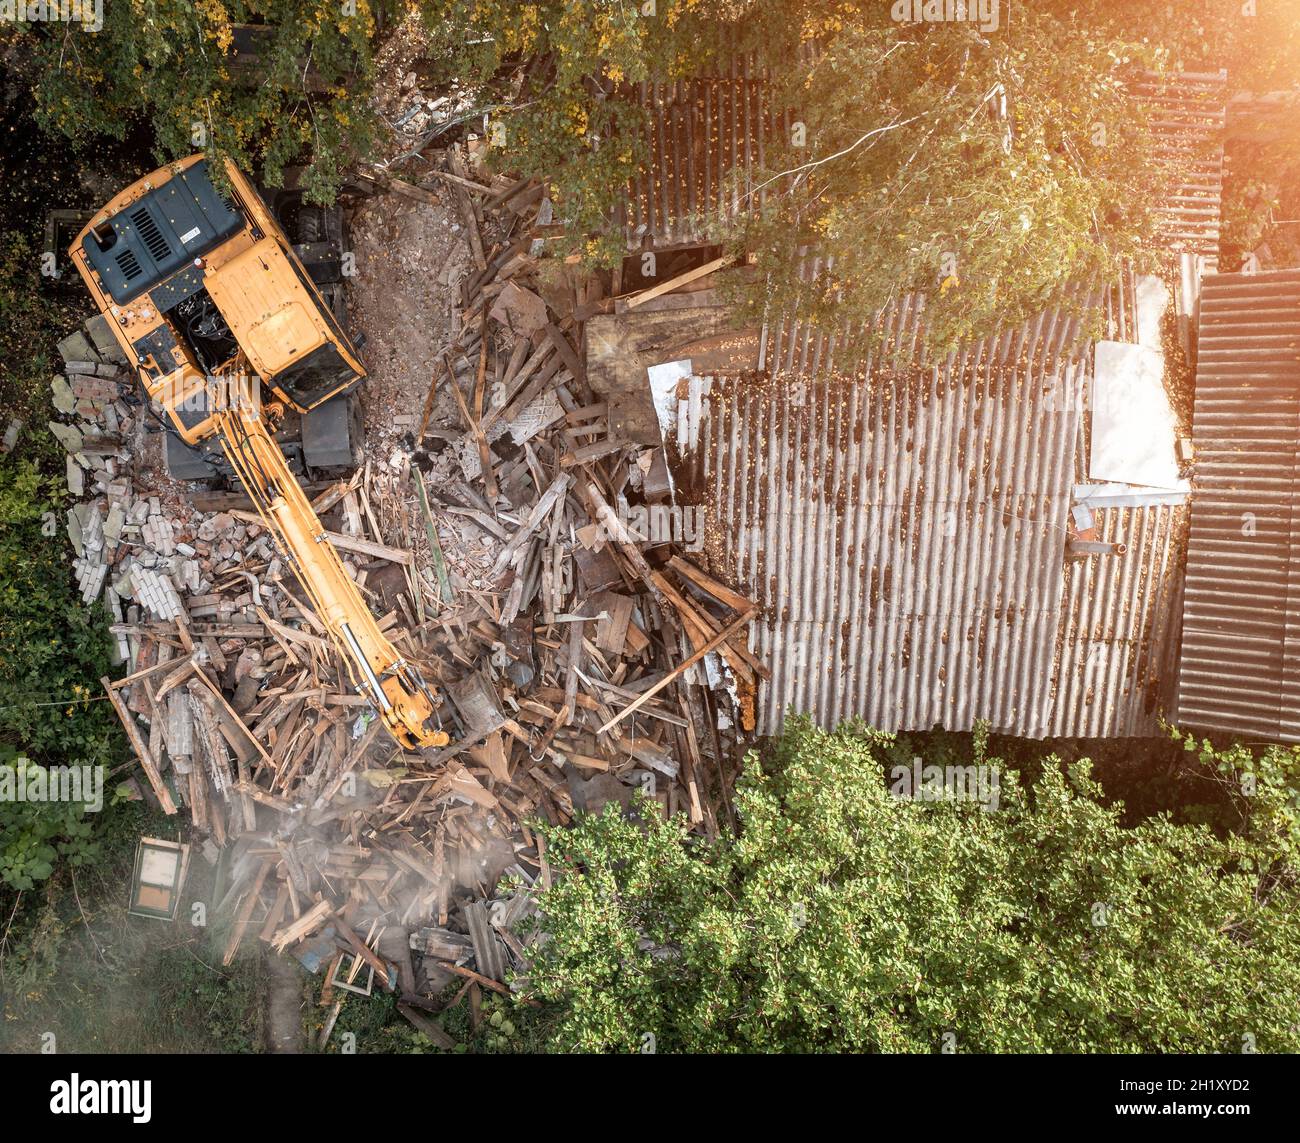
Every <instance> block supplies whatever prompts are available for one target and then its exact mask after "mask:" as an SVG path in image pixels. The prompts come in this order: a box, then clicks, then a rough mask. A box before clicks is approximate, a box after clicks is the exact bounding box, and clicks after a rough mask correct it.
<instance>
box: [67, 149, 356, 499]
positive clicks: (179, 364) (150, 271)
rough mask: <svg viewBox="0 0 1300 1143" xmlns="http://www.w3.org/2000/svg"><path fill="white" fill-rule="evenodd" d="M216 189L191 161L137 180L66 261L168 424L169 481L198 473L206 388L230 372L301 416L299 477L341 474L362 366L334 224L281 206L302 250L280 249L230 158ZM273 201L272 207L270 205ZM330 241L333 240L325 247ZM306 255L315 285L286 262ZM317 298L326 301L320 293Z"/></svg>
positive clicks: (205, 432)
mask: <svg viewBox="0 0 1300 1143" xmlns="http://www.w3.org/2000/svg"><path fill="white" fill-rule="evenodd" d="M224 172H225V179H224V180H221V183H222V185H221V186H218V181H217V180H214V179H213V177H212V172H211V169H210V165H209V160H208V159H207V158H206V157H205V156H203V155H193V156H191V157H190V158H188V159H184V160H182V161H180V162H177V163H172V164H169V165H168V166H166V167H162V168H160V169H159V170H156V171H154V172H153V173H152V174H150V175H147V176H146V177H144V178H142V179H139V180H138V181H136V182H135V183H133V184H132V185H131V186H130V187H128V188H127V189H126V190H124V191H122V192H121V193H120V194H118V195H117V196H116V197H115V198H114V199H113V200H112V201H111V202H110V203H109V204H108V205H107V206H106V207H104V209H103V210H102V211H100V212H98V213H97V214H96V215H95V216H94V217H93V218H92V219H91V221H90V222H89V223H88V224H87V225H86V227H85V228H84V229H83V230H82V231H81V233H80V234H79V235H78V236H77V238H76V240H74V242H73V243H72V246H71V248H70V250H69V255H70V257H71V259H72V261H73V264H74V265H76V267H77V269H78V270H79V271H80V273H81V276H82V278H83V279H84V280H85V281H86V284H87V286H89V288H90V290H91V293H92V294H93V295H94V296H95V300H96V302H97V303H98V305H99V307H100V310H101V312H103V313H104V315H105V316H106V318H107V319H108V321H109V324H110V327H111V328H112V330H113V332H114V335H115V336H116V337H117V340H118V341H119V343H120V344H121V346H122V350H123V352H124V353H125V354H126V355H127V359H128V360H129V361H132V362H134V363H135V364H136V366H137V369H138V371H139V372H140V375H141V378H142V380H143V381H144V384H145V388H146V390H147V392H148V395H149V396H150V397H151V398H152V399H153V400H155V401H157V402H158V403H159V405H160V406H161V407H162V410H163V412H164V414H165V415H166V417H167V419H168V421H169V427H170V429H171V432H170V433H169V441H168V461H169V465H168V467H169V469H170V470H171V471H172V475H174V476H177V477H178V478H181V479H198V478H203V477H205V476H207V475H209V474H210V473H211V472H212V471H213V468H212V463H211V460H210V459H205V456H204V452H205V451H206V452H207V454H208V457H212V456H214V455H215V454H214V451H213V449H212V446H211V444H209V445H208V446H207V449H206V450H205V449H204V443H205V442H206V441H209V439H210V438H211V437H213V435H214V434H215V431H216V424H215V421H214V419H213V414H214V412H215V409H216V406H215V403H214V400H213V379H214V378H216V377H221V376H228V375H230V374H231V373H233V372H237V371H244V370H246V371H248V372H251V373H253V374H255V375H256V376H257V377H258V378H259V379H260V380H261V382H262V384H263V385H264V386H265V387H266V388H267V390H269V393H270V394H272V395H273V396H274V399H275V400H277V401H279V402H281V403H282V404H284V406H285V407H286V408H287V409H290V410H292V411H293V412H294V413H296V414H298V415H299V416H300V417H301V421H298V420H296V419H295V421H294V424H295V425H300V426H301V427H300V442H299V444H298V445H297V446H296V448H295V447H290V448H288V449H287V450H286V451H288V452H289V453H290V454H291V455H292V456H294V457H295V458H297V457H298V456H299V455H301V460H302V462H303V463H305V465H307V466H310V467H311V468H326V469H330V468H337V467H344V466H346V465H347V464H348V463H349V461H350V459H351V456H352V451H353V449H352V441H353V437H354V433H355V429H356V425H357V411H356V403H355V399H352V394H353V393H354V392H355V390H356V388H357V387H358V386H359V385H360V384H361V382H362V381H363V380H364V379H365V367H364V366H363V365H362V363H361V359H360V356H359V354H358V352H357V348H356V346H355V345H354V343H353V341H352V339H351V338H350V337H349V336H348V333H347V331H346V330H345V328H344V322H343V320H342V319H341V317H340V313H339V311H340V309H341V308H342V307H341V294H342V291H341V288H334V282H335V281H336V280H337V273H336V271H337V268H338V262H339V255H341V252H340V251H338V250H337V249H335V247H336V246H337V245H338V244H339V239H341V228H340V227H339V226H337V225H335V226H333V227H330V226H329V225H328V224H326V225H322V224H321V217H322V216H321V212H320V210H319V208H310V207H306V206H304V205H303V204H301V203H300V202H296V200H294V198H293V196H292V195H291V194H290V195H289V196H288V197H289V200H290V202H291V203H293V205H294V207H295V209H291V210H282V211H281V212H280V213H281V216H282V217H288V218H289V219H290V221H293V220H295V219H298V220H302V221H303V222H304V223H305V224H306V225H305V226H304V230H305V232H306V233H305V234H304V235H301V236H298V237H305V238H306V239H307V240H308V241H306V242H304V243H300V244H299V243H294V242H292V241H291V239H290V236H289V235H287V234H286V233H285V231H284V229H283V228H282V227H281V225H280V222H279V220H278V219H277V217H276V213H275V212H273V211H272V209H271V208H270V207H268V205H267V204H266V202H265V201H264V200H263V199H262V197H261V196H260V195H259V194H258V193H257V190H256V189H255V188H254V187H253V185H252V183H251V182H249V180H248V179H246V178H245V177H244V175H243V174H242V173H241V172H240V171H239V170H238V168H236V167H235V166H234V165H233V164H232V163H229V162H227V163H226V164H225V167H224ZM281 205H283V204H281ZM331 237H333V241H331ZM299 251H302V252H304V253H306V254H307V255H308V257H309V258H310V259H311V265H312V268H313V271H315V273H316V276H317V277H324V278H326V279H333V281H327V282H325V283H318V282H317V281H316V280H314V279H313V273H312V272H309V270H308V268H307V267H306V266H305V265H304V264H303V261H302V260H301V259H300V258H299V256H298V252H299ZM326 292H328V293H329V294H330V298H329V300H327V299H326V297H325V293H326Z"/></svg>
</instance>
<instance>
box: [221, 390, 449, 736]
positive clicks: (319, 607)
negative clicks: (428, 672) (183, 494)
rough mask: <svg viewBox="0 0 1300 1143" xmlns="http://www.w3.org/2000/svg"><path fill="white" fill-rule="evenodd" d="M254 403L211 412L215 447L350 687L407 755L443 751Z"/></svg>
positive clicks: (402, 664)
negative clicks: (288, 564)
mask: <svg viewBox="0 0 1300 1143" xmlns="http://www.w3.org/2000/svg"><path fill="white" fill-rule="evenodd" d="M258 405H259V403H258V402H257V401H256V400H254V399H251V397H250V395H249V394H247V393H244V394H240V396H239V397H236V399H234V400H231V401H229V402H228V403H227V404H226V406H225V407H224V408H223V409H221V410H220V411H219V412H218V413H217V414H216V422H217V430H218V439H219V440H220V442H221V447H222V449H223V450H224V451H225V454H226V456H227V457H228V458H229V460H230V463H231V465H232V466H233V468H234V469H235V471H236V472H237V473H238V474H239V478H240V480H241V481H242V483H243V485H244V488H245V490H246V491H247V493H248V495H249V497H250V498H251V499H252V501H253V503H254V505H256V507H257V510H258V512H259V513H260V515H261V516H262V517H263V519H265V520H266V522H267V525H268V527H270V529H271V531H272V533H273V534H274V535H275V537H276V539H277V540H278V541H279V544H280V547H281V549H282V551H283V552H284V553H285V554H286V555H287V556H288V557H289V558H290V559H291V560H292V561H293V563H294V565H295V567H296V569H297V572H298V578H299V580H300V581H301V582H302V585H303V587H304V588H305V589H306V591H307V594H308V595H309V596H310V598H311V604H312V607H313V608H314V610H315V612H316V615H317V616H318V617H319V619H320V621H321V623H322V624H324V626H325V629H326V631H327V633H328V634H329V637H330V639H331V640H332V641H333V643H334V645H335V646H336V647H337V648H338V649H339V651H340V652H341V654H342V656H343V661H344V662H345V663H346V664H347V666H348V672H349V674H350V675H351V677H352V682H353V684H354V685H355V686H356V687H357V689H358V690H359V691H361V692H362V693H363V694H365V695H367V696H368V697H369V698H370V699H371V701H372V702H373V703H374V704H375V707H376V709H377V710H378V711H379V714H380V717H381V718H382V719H383V722H384V725H385V726H386V727H388V729H389V731H390V732H391V733H392V735H393V737H394V738H395V739H396V740H397V742H398V743H399V745H401V746H402V747H404V748H405V749H408V750H415V749H418V748H420V747H426V746H445V745H446V744H447V742H448V736H447V735H446V733H444V732H443V730H442V729H441V727H440V724H439V722H438V718H437V714H436V711H435V708H434V702H433V696H432V694H431V693H430V691H429V688H428V685H427V684H426V683H425V682H424V680H423V679H422V678H421V676H420V672H419V671H418V669H417V668H416V667H415V666H414V665H412V664H411V663H408V662H406V661H405V660H404V659H403V658H402V656H401V655H400V654H398V652H397V649H396V648H395V647H394V646H393V644H392V643H391V642H389V640H388V639H387V637H386V636H385V635H384V633H383V632H382V631H380V630H379V624H378V623H376V622H375V619H374V616H373V615H372V614H371V613H370V608H369V607H368V606H367V605H366V602H365V600H364V599H363V598H362V597H361V592H360V590H359V589H358V588H357V585H356V584H355V583H354V582H353V580H352V578H351V577H350V576H349V575H348V573H347V570H346V569H345V568H344V567H343V561H342V560H341V559H339V555H338V552H337V551H335V549H334V545H333V544H332V543H330V541H329V538H328V537H327V536H326V534H325V529H324V527H323V525H322V524H321V522H320V519H319V518H318V517H317V515H316V512H315V510H314V509H313V508H312V506H311V502H310V501H309V500H308V499H307V496H306V494H305V493H304V492H303V490H302V487H301V486H300V485H299V484H298V481H297V480H296V479H295V477H294V475H293V473H292V472H291V471H290V470H289V465H288V463H287V461H286V460H285V457H284V453H283V452H281V450H280V446H279V445H278V444H277V443H276V441H275V438H274V436H273V435H272V433H271V431H269V428H270V426H269V425H268V416H269V415H270V414H271V413H272V411H273V407H269V408H267V409H263V408H260V407H258Z"/></svg>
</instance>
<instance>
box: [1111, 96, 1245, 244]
mask: <svg viewBox="0 0 1300 1143" xmlns="http://www.w3.org/2000/svg"><path fill="white" fill-rule="evenodd" d="M1133 91H1134V94H1135V95H1136V96H1137V98H1138V99H1139V100H1141V101H1142V102H1143V103H1144V104H1146V105H1147V106H1148V107H1152V108H1154V115H1153V120H1152V124H1151V130H1152V134H1153V136H1154V137H1155V143H1156V147H1155V155H1154V156H1153V157H1154V159H1155V161H1156V162H1157V163H1159V162H1160V161H1162V160H1177V161H1179V162H1180V164H1185V165H1186V174H1185V176H1184V177H1183V178H1182V179H1181V180H1180V182H1179V184H1178V185H1177V186H1175V187H1174V189H1173V192H1172V193H1171V194H1170V195H1169V197H1168V198H1167V199H1166V200H1165V202H1164V203H1163V204H1162V208H1161V227H1160V234H1159V237H1158V243H1159V246H1160V247H1161V249H1163V250H1169V251H1174V252H1182V251H1187V252H1190V253H1194V254H1201V255H1205V256H1207V257H1208V258H1210V259H1217V257H1218V254H1219V221H1220V219H1219V214H1220V211H1219V204H1220V200H1221V199H1222V197H1223V140H1224V124H1225V121H1226V118H1227V74H1226V73H1222V72H1209V73H1196V72H1183V73H1181V74H1179V75H1177V76H1173V77H1171V78H1169V79H1165V80H1159V79H1154V78H1148V79H1147V80H1146V81H1144V82H1140V83H1136V84H1134V85H1133Z"/></svg>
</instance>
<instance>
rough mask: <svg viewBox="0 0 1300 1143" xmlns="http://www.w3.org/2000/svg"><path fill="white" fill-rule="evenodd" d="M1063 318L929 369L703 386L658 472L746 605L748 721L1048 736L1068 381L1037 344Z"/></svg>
mask: <svg viewBox="0 0 1300 1143" xmlns="http://www.w3.org/2000/svg"><path fill="white" fill-rule="evenodd" d="M908 323H909V319H908V318H907V317H906V316H905V315H904V316H902V317H901V318H900V323H899V326H898V329H899V331H900V332H905V331H906V330H907V329H908ZM1068 324H1069V323H1068V322H1060V321H1058V320H1055V318H1054V316H1048V317H1044V318H1043V319H1040V320H1039V321H1038V322H1035V323H1032V326H1031V327H1027V328H1026V329H1024V330H1022V331H1017V332H1016V333H1014V334H1012V335H1011V336H1010V337H1008V338H1006V339H1000V340H999V342H997V343H993V342H990V343H985V344H984V345H983V347H982V349H977V350H976V351H974V352H972V353H970V354H967V355H966V356H965V358H964V359H963V358H962V357H958V356H956V355H954V356H950V357H949V358H948V359H946V360H945V361H944V362H943V363H942V364H940V365H938V366H935V367H910V368H908V369H905V370H902V371H895V370H892V369H889V368H886V367H881V366H878V365H875V364H870V365H868V366H867V367H865V369H864V370H863V371H862V372H860V373H859V374H857V375H853V374H849V375H848V376H845V375H844V374H839V375H833V374H831V373H821V374H817V375H814V374H813V372H812V371H811V370H807V371H803V370H801V371H800V372H798V373H796V374H794V375H791V374H790V373H782V374H781V375H779V376H776V377H768V376H759V377H748V378H714V379H712V380H711V389H710V392H709V394H708V397H707V400H706V402H705V404H704V413H703V423H702V424H701V425H699V426H698V429H699V437H700V447H699V448H698V449H697V450H695V451H694V452H693V453H692V454H691V455H689V456H688V457H686V458H682V460H681V461H680V463H679V464H678V465H677V466H676V472H677V474H678V479H679V481H680V482H681V487H682V490H683V493H684V495H686V496H687V497H688V498H690V499H692V500H694V501H695V502H697V503H701V504H704V505H706V511H708V512H710V513H711V514H712V515H711V516H710V518H709V525H708V531H710V532H711V533H713V534H714V536H715V537H720V544H715V545H714V546H715V547H719V550H722V549H725V556H723V559H724V561H725V562H726V563H727V564H728V565H729V566H728V568H727V569H726V570H727V571H728V572H729V573H730V574H731V576H732V577H733V579H734V581H735V582H737V583H739V584H742V585H743V586H744V588H745V589H746V590H748V591H749V592H751V593H752V594H753V596H754V598H755V599H756V600H757V601H758V603H759V604H760V605H761V607H762V608H763V614H762V617H761V619H760V620H759V621H758V622H756V624H755V631H756V640H755V643H756V648H755V649H756V650H757V651H758V653H759V654H760V655H761V656H763V658H764V659H765V661H766V662H767V663H768V664H769V666H770V667H771V669H772V679H771V681H770V682H769V683H768V684H767V685H766V687H765V688H764V691H763V694H762V696H761V703H760V711H759V727H758V729H759V732H760V733H771V732H773V731H774V730H775V729H776V728H777V727H778V726H779V724H780V721H781V719H782V717H783V715H784V712H785V709H786V708H787V707H790V706H793V707H794V708H796V709H798V710H803V711H809V712H811V713H813V714H814V715H815V716H816V717H817V718H818V719H819V720H820V721H822V722H824V723H828V724H829V723H833V722H835V721H838V720H840V719H843V718H847V717H849V716H853V715H857V716H861V717H863V718H865V719H867V720H868V721H869V722H871V723H872V724H873V725H876V726H880V727H885V728H890V729H909V730H928V729H930V728H931V727H933V726H935V725H943V726H945V727H948V728H950V729H958V730H960V729H969V728H970V727H971V726H973V725H974V722H975V720H976V719H979V718H987V719H989V720H990V722H991V723H992V724H993V726H994V727H995V728H996V729H998V730H1003V731H1007V732H1014V733H1017V734H1027V735H1033V736H1042V735H1044V734H1046V733H1048V730H1049V727H1050V723H1051V688H1050V686H1049V685H1048V684H1049V680H1050V678H1051V675H1052V670H1053V662H1054V659H1055V656H1056V649H1057V630H1058V626H1059V621H1060V612H1061V606H1062V599H1063V583H1064V562H1063V555H1064V547H1065V538H1066V524H1067V519H1068V514H1069V509H1070V494H1071V485H1072V482H1073V478H1074V454H1075V442H1076V438H1077V435H1078V430H1079V421H1080V418H1081V416H1082V393H1083V382H1084V366H1083V364H1082V362H1081V361H1079V360H1077V359H1073V358H1070V357H1069V356H1068V355H1066V354H1063V353H1060V352H1056V350H1057V349H1059V348H1060V341H1059V333H1053V334H1052V335H1051V336H1050V337H1049V330H1052V331H1059V330H1063V329H1065V328H1067V326H1068ZM818 341H820V339H813V338H811V337H807V338H805V339H804V341H803V344H804V346H805V347H806V348H807V349H808V350H809V351H810V352H816V349H817V345H816V344H815V343H816V342H818ZM1031 342H1034V343H1036V344H1037V345H1038V347H1039V348H1040V350H1042V352H1039V353H1036V354H1035V355H1034V357H1033V358H1032V362H1031V363H1027V359H1026V358H1025V357H1024V356H1023V355H1013V354H1012V349H1013V348H1014V347H1015V346H1017V345H1019V346H1020V348H1021V349H1022V350H1023V349H1025V348H1026V347H1027V346H1028V345H1029V344H1030V343H1031ZM820 349H821V350H822V351H823V354H824V355H823V357H822V360H823V361H829V360H831V358H832V356H833V354H831V353H829V351H828V347H827V346H826V345H825V344H821V345H820ZM719 517H720V518H719Z"/></svg>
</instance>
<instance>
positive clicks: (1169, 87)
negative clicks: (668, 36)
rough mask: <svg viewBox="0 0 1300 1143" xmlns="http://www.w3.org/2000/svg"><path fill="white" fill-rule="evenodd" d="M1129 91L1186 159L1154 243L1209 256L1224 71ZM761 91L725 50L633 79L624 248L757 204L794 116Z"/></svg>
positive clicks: (1158, 138) (701, 231)
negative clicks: (635, 119)
mask: <svg viewBox="0 0 1300 1143" xmlns="http://www.w3.org/2000/svg"><path fill="white" fill-rule="evenodd" d="M1132 91H1133V94H1134V97H1135V98H1136V99H1137V100H1138V101H1140V102H1141V103H1143V104H1144V105H1146V106H1148V107H1151V108H1154V117H1153V121H1152V124H1151V129H1152V135H1153V137H1154V155H1153V158H1154V160H1155V161H1156V162H1157V163H1158V162H1160V161H1162V160H1175V159H1177V160H1178V161H1180V163H1183V164H1185V165H1186V168H1187V169H1186V174H1185V177H1184V178H1182V179H1181V180H1180V183H1179V184H1178V185H1177V186H1175V187H1174V188H1173V191H1172V193H1171V194H1170V195H1169V196H1168V198H1167V199H1166V200H1165V201H1164V203H1162V205H1161V209H1160V217H1161V226H1160V233H1159V237H1158V241H1159V245H1160V246H1161V248H1162V249H1166V250H1170V251H1175V252H1177V251H1189V252H1192V253H1196V254H1201V255H1205V256H1207V257H1209V258H1211V259H1213V258H1216V257H1217V256H1218V250H1219V202H1220V198H1221V197H1222V190H1223V137H1224V124H1225V120H1226V109H1227V95H1226V76H1225V75H1224V74H1221V73H1191V72H1186V73H1180V74H1179V75H1177V76H1173V77H1170V78H1167V79H1159V78H1157V77H1153V76H1147V77H1145V78H1144V79H1142V80H1140V81H1137V82H1135V83H1134V84H1133V85H1132ZM769 93H770V85H769V83H768V82H767V77H766V72H765V70H764V68H763V67H762V66H761V65H760V64H759V63H758V62H757V61H756V60H754V59H751V58H749V57H737V58H733V59H732V61H731V63H730V67H729V69H728V71H727V73H726V74H723V75H714V76H702V77H698V78H693V79H682V80H676V81H673V82H666V83H651V82H646V83H640V84H637V85H635V86H633V87H631V88H630V89H629V90H628V91H627V92H626V97H627V98H630V99H632V100H634V101H635V102H636V103H637V104H638V105H639V106H640V107H641V109H642V110H643V111H644V112H645V117H646V128H645V136H644V139H643V142H644V144H645V148H646V161H645V163H644V165H643V166H642V169H641V170H640V172H639V173H638V174H637V176H636V178H635V179H634V180H633V182H632V185H631V186H630V187H629V188H628V195H627V201H626V202H625V203H623V204H620V215H621V216H620V217H619V218H618V219H616V223H617V225H619V226H621V227H622V228H623V231H624V234H625V235H626V238H627V243H628V247H629V249H641V248H643V247H649V246H654V247H660V248H662V247H671V246H676V245H685V244H693V243H701V242H706V241H711V240H715V239H717V238H718V237H719V234H720V231H721V230H724V229H725V228H726V226H727V224H728V223H729V222H730V221H731V220H733V219H735V218H737V217H738V216H740V215H742V214H744V213H746V212H747V211H748V210H750V209H751V207H754V208H761V207H762V205H763V204H764V203H765V202H766V191H765V190H755V172H756V171H762V170H763V169H764V168H765V166H766V162H767V157H768V155H769V153H770V151H771V150H772V148H773V145H774V144H775V143H778V142H780V141H783V140H784V139H786V138H788V137H789V132H790V130H791V127H792V125H793V123H794V119H795V115H794V113H793V112H792V111H790V110H788V109H786V110H777V109H774V108H773V107H772V106H771V105H770V104H771V99H770V94H769ZM750 192H754V193H753V194H752V195H751V193H750Z"/></svg>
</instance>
